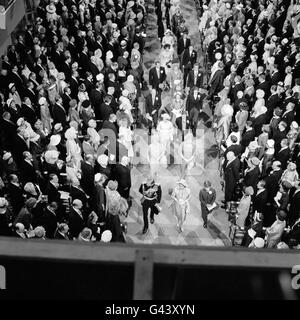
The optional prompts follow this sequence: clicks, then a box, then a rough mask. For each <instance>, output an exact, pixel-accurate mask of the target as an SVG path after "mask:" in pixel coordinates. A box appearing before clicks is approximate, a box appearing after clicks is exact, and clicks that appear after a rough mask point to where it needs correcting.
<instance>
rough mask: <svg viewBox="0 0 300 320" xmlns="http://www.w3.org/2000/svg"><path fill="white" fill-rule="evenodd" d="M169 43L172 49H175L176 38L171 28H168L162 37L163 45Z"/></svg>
mask: <svg viewBox="0 0 300 320" xmlns="http://www.w3.org/2000/svg"><path fill="white" fill-rule="evenodd" d="M166 44H167V45H169V46H170V48H171V49H172V51H174V44H175V38H174V36H173V34H172V31H171V30H170V29H167V30H166V32H165V35H164V37H163V39H162V46H163V47H164V46H165V45H166Z"/></svg>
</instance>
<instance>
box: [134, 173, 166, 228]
mask: <svg viewBox="0 0 300 320" xmlns="http://www.w3.org/2000/svg"><path fill="white" fill-rule="evenodd" d="M139 192H140V193H141V194H142V195H143V197H142V199H141V203H142V207H143V218H144V229H143V234H145V233H146V232H147V230H148V227H149V224H148V213H149V209H150V222H151V223H152V224H153V223H154V214H158V213H159V211H160V208H159V206H158V205H159V203H160V201H161V194H162V191H161V186H160V185H159V184H158V183H155V181H154V178H153V177H152V176H151V175H149V176H148V177H147V180H146V183H142V184H141V186H140V189H139Z"/></svg>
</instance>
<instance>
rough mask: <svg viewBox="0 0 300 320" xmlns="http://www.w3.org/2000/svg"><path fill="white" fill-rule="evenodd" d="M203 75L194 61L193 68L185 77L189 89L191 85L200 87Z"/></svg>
mask: <svg viewBox="0 0 300 320" xmlns="http://www.w3.org/2000/svg"><path fill="white" fill-rule="evenodd" d="M202 85H203V76H202V74H201V72H200V70H199V64H198V63H195V65H194V67H193V70H191V71H190V72H189V74H188V77H187V84H186V86H187V87H188V88H189V89H191V88H192V87H197V88H202Z"/></svg>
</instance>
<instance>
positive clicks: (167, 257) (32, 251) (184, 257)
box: [0, 238, 300, 300]
mask: <svg viewBox="0 0 300 320" xmlns="http://www.w3.org/2000/svg"><path fill="white" fill-rule="evenodd" d="M4 258H6V259H17V260H19V261H20V260H22V259H24V260H28V259H33V260H39V261H58V262H68V263H69V262H72V263H74V264H76V262H77V263H78V262H81V263H82V262H84V263H110V264H116V263H117V264H118V263H120V264H129V265H133V266H134V286H133V287H134V293H133V298H134V299H143V300H148V299H151V298H152V297H153V268H154V266H156V265H160V266H179V267H189V266H191V267H217V268H234V269H244V268H247V269H264V270H271V269H272V270H278V271H280V270H285V271H287V270H291V268H292V267H293V266H294V265H298V264H299V263H300V253H299V252H298V251H292V250H267V249H263V250H257V249H241V248H208V247H184V248H183V247H180V246H167V245H136V244H135V245H133V244H114V243H110V244H104V243H83V242H72V241H70V242H68V241H57V240H45V241H39V240H27V241H24V240H21V239H15V238H13V239H11V238H0V264H1V260H2V259H4Z"/></svg>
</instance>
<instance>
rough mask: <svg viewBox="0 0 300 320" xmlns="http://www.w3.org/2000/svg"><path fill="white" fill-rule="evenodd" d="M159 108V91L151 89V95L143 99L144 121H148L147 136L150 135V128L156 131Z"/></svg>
mask: <svg viewBox="0 0 300 320" xmlns="http://www.w3.org/2000/svg"><path fill="white" fill-rule="evenodd" d="M160 107H161V94H160V92H159V91H156V90H155V89H152V90H151V93H150V94H148V95H147V96H146V98H145V111H146V119H147V120H148V128H149V132H148V134H149V135H151V131H152V127H154V128H155V129H156V126H157V121H158V112H159V109H160ZM151 118H152V119H151Z"/></svg>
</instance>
